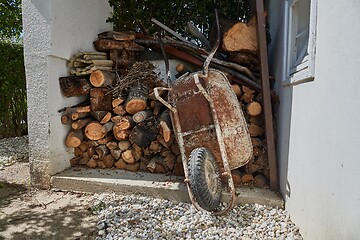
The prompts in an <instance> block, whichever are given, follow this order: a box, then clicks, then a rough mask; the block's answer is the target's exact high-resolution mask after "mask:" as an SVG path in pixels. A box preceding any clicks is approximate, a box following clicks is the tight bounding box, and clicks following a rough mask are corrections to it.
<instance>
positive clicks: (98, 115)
mask: <svg viewBox="0 0 360 240" xmlns="http://www.w3.org/2000/svg"><path fill="white" fill-rule="evenodd" d="M107 113H108V111H92V112H91V113H90V115H91V116H93V117H94V118H95V119H96V120H97V121H98V122H100V121H101V120H102V119H103V118H104V117H105V115H106V114H107Z"/></svg>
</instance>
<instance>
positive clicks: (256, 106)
mask: <svg viewBox="0 0 360 240" xmlns="http://www.w3.org/2000/svg"><path fill="white" fill-rule="evenodd" d="M246 112H247V114H248V115H249V116H250V117H256V116H258V115H260V113H261V112H262V107H261V104H260V103H259V102H256V101H252V102H250V103H249V104H248V105H247V106H246Z"/></svg>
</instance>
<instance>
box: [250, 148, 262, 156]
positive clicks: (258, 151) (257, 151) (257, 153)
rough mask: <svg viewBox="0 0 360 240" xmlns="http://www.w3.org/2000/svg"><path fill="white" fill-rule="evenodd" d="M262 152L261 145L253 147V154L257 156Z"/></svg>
mask: <svg viewBox="0 0 360 240" xmlns="http://www.w3.org/2000/svg"><path fill="white" fill-rule="evenodd" d="M263 152H264V150H263V148H261V147H253V156H254V157H258V156H260V154H262V153H263Z"/></svg>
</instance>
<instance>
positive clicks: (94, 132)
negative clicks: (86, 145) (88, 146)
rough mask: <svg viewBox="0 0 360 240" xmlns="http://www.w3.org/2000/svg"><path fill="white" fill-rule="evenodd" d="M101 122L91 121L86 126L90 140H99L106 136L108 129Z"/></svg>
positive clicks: (86, 133)
mask: <svg viewBox="0 0 360 240" xmlns="http://www.w3.org/2000/svg"><path fill="white" fill-rule="evenodd" d="M106 130H108V129H104V128H103V125H101V124H100V123H99V122H91V123H89V124H88V125H86V127H85V135H86V137H87V138H88V139H90V140H99V139H101V138H104V137H105V136H106V133H107V132H108V131H106Z"/></svg>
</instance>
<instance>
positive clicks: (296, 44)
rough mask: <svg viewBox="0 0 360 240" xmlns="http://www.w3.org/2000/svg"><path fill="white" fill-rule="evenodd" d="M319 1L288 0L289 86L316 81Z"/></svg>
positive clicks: (287, 82) (287, 68)
mask: <svg viewBox="0 0 360 240" xmlns="http://www.w3.org/2000/svg"><path fill="white" fill-rule="evenodd" d="M316 4H317V0H287V8H286V9H287V13H286V15H287V19H288V22H287V30H288V31H287V33H288V39H287V43H288V44H287V45H288V49H287V66H286V70H287V74H286V76H287V78H286V84H287V85H296V84H300V83H303V82H309V81H312V80H314V75H315V37H316Z"/></svg>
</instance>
